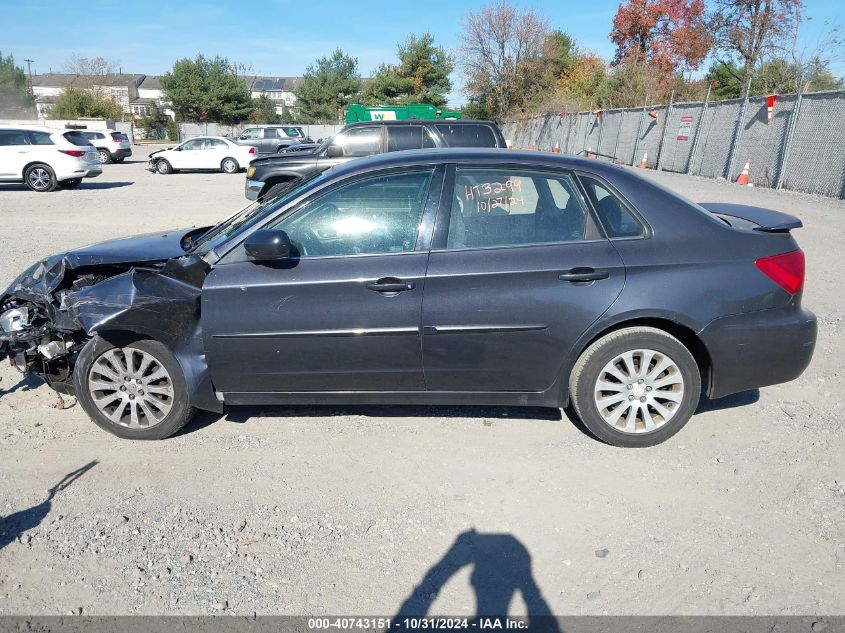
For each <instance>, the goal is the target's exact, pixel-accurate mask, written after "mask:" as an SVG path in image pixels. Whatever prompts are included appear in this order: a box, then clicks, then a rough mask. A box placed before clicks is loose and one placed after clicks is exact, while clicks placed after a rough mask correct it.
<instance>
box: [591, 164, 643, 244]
mask: <svg viewBox="0 0 845 633" xmlns="http://www.w3.org/2000/svg"><path fill="white" fill-rule="evenodd" d="M581 181H582V182H583V183H584V188H585V189H586V190H587V196H588V197H589V198H590V201H591V202H592V203H593V206H594V207H595V209H596V211H598V214H599V218H600V219H601V223H602V226H603V227H604V231H605V233H606V234H607V236H608V237H639V236H641V235H644V234H645V227H643V225H642V224H641V223H640V221H639V220H638V219H637V218H636V217H635V216H634V214H633V213H631V212H630V211H629V210H628V207H627V206H625V204H624V203H623V202H622V201H621V200H620V199H619V198H617V197H616V196H615V195H614V194H613V193H611V192H610V190H609V189H608V188H607V187H605V186H604V185H603V184H602V183H600V182H599V181H597V180H594V179H592V178H589V177H587V176H581Z"/></svg>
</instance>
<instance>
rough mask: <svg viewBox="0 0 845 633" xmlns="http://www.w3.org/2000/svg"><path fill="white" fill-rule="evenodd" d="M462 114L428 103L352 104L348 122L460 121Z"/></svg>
mask: <svg viewBox="0 0 845 633" xmlns="http://www.w3.org/2000/svg"><path fill="white" fill-rule="evenodd" d="M460 118H461V113H460V112H453V111H451V110H440V109H439V108H437V107H435V106H433V105H429V104H426V103H412V104H410V105H401V106H393V105H380V106H363V105H359V104H357V103H352V104H350V105H349V107H348V108H347V110H346V122H347V123H355V122H357V121H404V120H406V119H446V120H454V119H460Z"/></svg>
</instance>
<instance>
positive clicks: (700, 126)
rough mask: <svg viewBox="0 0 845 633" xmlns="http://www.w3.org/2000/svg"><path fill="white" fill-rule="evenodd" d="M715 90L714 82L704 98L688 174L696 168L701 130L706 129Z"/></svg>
mask: <svg viewBox="0 0 845 633" xmlns="http://www.w3.org/2000/svg"><path fill="white" fill-rule="evenodd" d="M712 89H713V82H710V84H709V85H708V86H707V96H706V97H704V105H702V106H701V115H700V116H701V118H700V119H699V120H698V127H697V128H696V129H695V138H694V139H693V140H692V150H691V151H690V155H689V165H687V173H688V174H691V173H692V168H693V167H694V166H695V154H696V152H698V143H699V141H700V140H701V130H702V129H703V128H704V117H705V116H706V115H707V106H709V105H710V91H711V90H712Z"/></svg>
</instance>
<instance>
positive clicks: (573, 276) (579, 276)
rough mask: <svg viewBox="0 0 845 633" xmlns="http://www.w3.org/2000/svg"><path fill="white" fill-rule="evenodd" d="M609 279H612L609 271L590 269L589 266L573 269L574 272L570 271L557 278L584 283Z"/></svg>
mask: <svg viewBox="0 0 845 633" xmlns="http://www.w3.org/2000/svg"><path fill="white" fill-rule="evenodd" d="M608 277H610V271H609V270H596V269H595V268H589V267H587V266H584V267H579V268H573V269H572V270H568V271H566V272H565V273H561V274H559V275H558V276H557V278H558V279H560V280H561V281H571V282H582V283H583V282H585V281H599V280H600V279H607V278H608Z"/></svg>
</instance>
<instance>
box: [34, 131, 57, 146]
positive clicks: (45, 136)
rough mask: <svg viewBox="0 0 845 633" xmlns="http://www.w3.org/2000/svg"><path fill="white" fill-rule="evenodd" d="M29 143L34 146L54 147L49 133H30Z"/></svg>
mask: <svg viewBox="0 0 845 633" xmlns="http://www.w3.org/2000/svg"><path fill="white" fill-rule="evenodd" d="M29 142H30V143H32V144H33V145H54V143H53V139H51V138H50V134H49V132H29Z"/></svg>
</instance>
